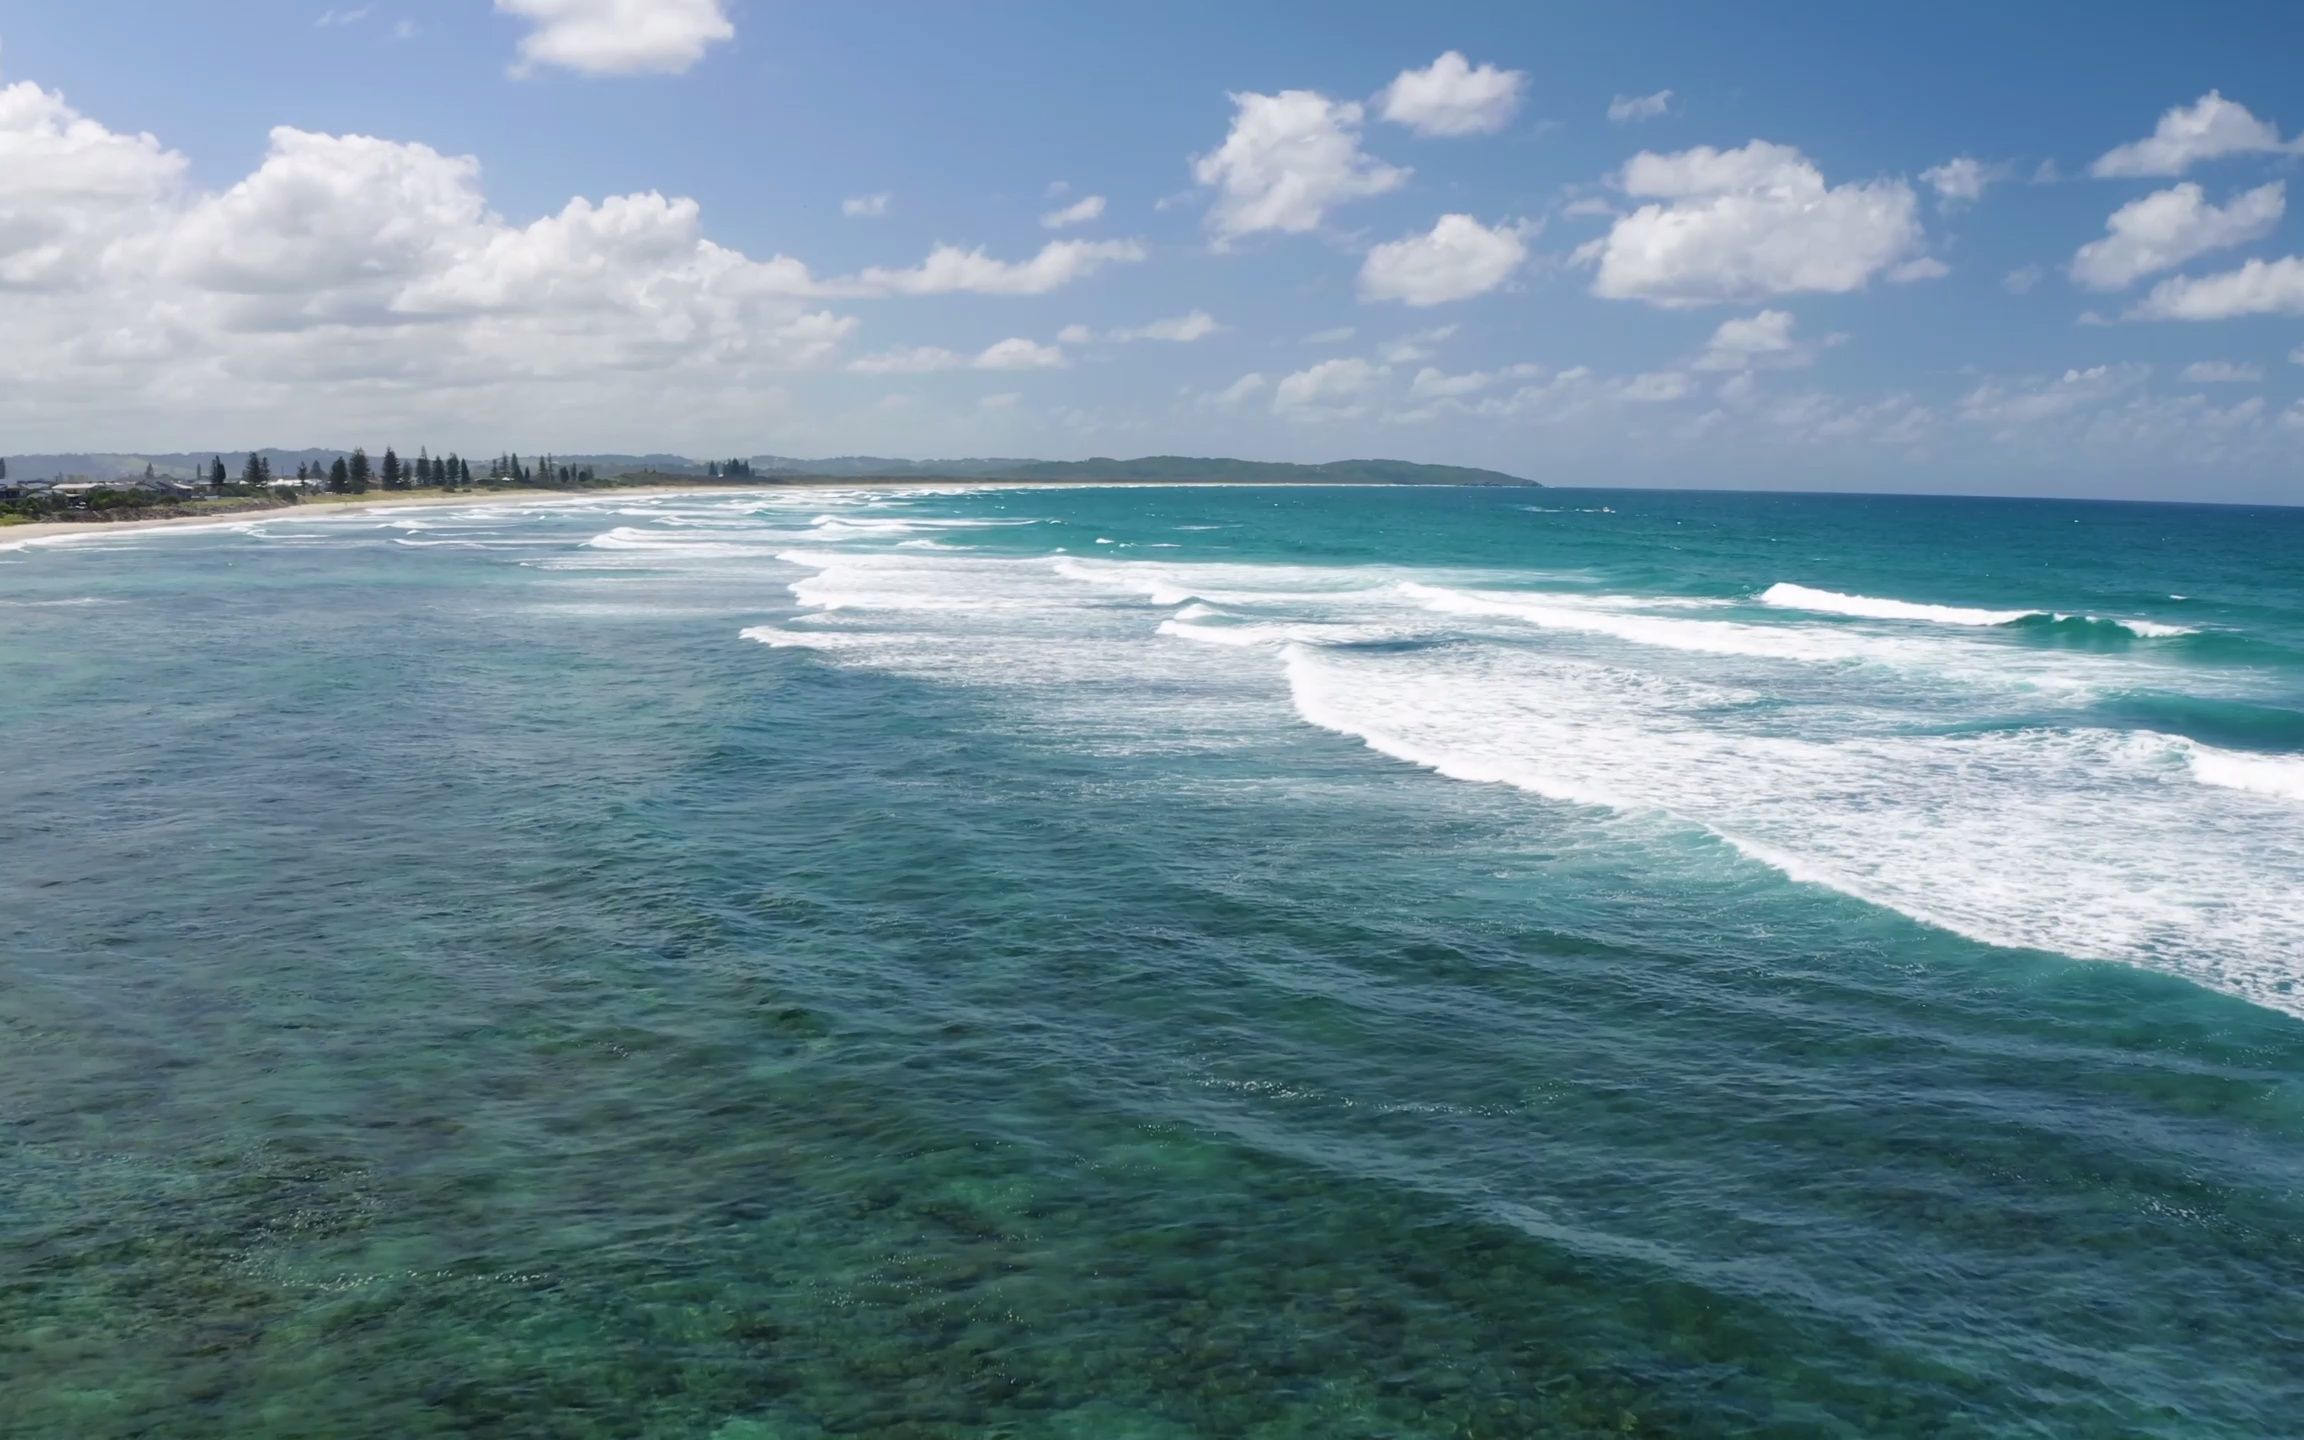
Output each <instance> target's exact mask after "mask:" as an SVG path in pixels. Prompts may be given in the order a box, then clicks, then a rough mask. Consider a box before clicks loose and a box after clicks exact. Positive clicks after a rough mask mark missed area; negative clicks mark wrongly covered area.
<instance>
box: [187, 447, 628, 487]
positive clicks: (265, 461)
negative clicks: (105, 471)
mask: <svg viewBox="0 0 2304 1440" xmlns="http://www.w3.org/2000/svg"><path fill="white" fill-rule="evenodd" d="M146 473H147V474H149V473H150V467H146ZM484 473H485V475H486V479H485V480H484V481H483V482H481V483H484V484H487V485H553V484H559V485H592V484H596V483H598V480H599V477H598V476H597V475H595V474H594V473H593V471H592V467H591V466H589V465H580V466H579V465H556V464H554V463H553V461H552V460H551V459H550V458H549V457H546V458H545V459H542V460H538V461H536V462H534V463H533V464H528V463H523V462H522V461H521V459H520V457H519V456H518V455H513V454H504V455H499V456H497V457H496V458H495V459H493V460H491V461H489V462H488V468H487V470H486V471H485V472H484ZM274 483H275V482H274V480H273V478H272V462H271V460H270V459H269V458H268V457H266V456H264V455H261V454H259V453H257V452H255V451H250V452H249V453H248V459H247V462H246V463H245V464H243V465H242V466H241V467H240V481H239V488H240V489H242V490H247V489H251V488H255V489H263V488H267V487H269V486H271V485H272V484H274ZM296 483H297V484H299V485H305V486H313V485H317V486H319V487H320V488H322V489H324V490H327V491H329V492H330V493H332V494H336V495H365V494H367V493H368V492H369V491H370V490H371V489H379V490H470V489H475V488H477V486H476V485H475V483H474V479H473V474H472V462H471V461H469V460H467V459H465V458H464V457H462V456H461V455H456V454H448V455H443V456H441V457H439V458H438V459H435V458H433V455H432V450H431V447H430V446H425V447H424V448H422V449H420V450H418V451H417V453H416V457H415V458H414V459H412V460H403V459H401V458H400V452H399V451H397V450H394V449H393V448H392V447H390V446H386V447H385V448H384V458H383V459H382V460H374V461H372V460H370V459H369V457H368V451H367V448H366V447H365V446H361V447H356V448H355V449H354V450H353V451H352V453H351V454H350V455H339V456H338V457H336V459H335V460H334V461H333V462H330V463H328V464H325V465H324V464H322V463H320V462H319V461H317V460H315V461H311V462H309V463H306V464H300V465H298V466H297V467H296ZM208 488H209V490H210V491H211V492H213V493H215V494H218V495H223V494H228V493H231V492H232V491H233V489H234V486H233V482H232V476H231V472H230V471H228V470H227V469H226V468H225V466H224V457H223V456H221V455H219V456H217V457H216V458H215V459H213V460H211V461H210V462H209V465H208Z"/></svg>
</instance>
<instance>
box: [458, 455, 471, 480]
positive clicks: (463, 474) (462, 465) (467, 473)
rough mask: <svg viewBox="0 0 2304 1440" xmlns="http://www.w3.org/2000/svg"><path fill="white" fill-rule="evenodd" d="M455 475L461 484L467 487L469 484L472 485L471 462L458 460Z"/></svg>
mask: <svg viewBox="0 0 2304 1440" xmlns="http://www.w3.org/2000/svg"><path fill="white" fill-rule="evenodd" d="M456 473H457V478H458V479H459V480H460V481H461V482H462V483H463V484H465V485H467V486H468V485H470V484H471V483H472V462H471V461H469V460H459V461H457V462H456Z"/></svg>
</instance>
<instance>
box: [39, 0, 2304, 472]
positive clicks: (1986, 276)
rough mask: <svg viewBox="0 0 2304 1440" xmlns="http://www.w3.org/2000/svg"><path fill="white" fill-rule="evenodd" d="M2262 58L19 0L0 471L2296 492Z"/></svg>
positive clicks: (1337, 15) (2078, 19)
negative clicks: (609, 463)
mask: <svg viewBox="0 0 2304 1440" xmlns="http://www.w3.org/2000/svg"><path fill="white" fill-rule="evenodd" d="M2298 54H2304V7H2298V6H2295V5H2293V4H2260V5H2259V4H2229V5H2204V6H2195V7H2191V8H2189V9H2186V10H2184V11H2183V12H2181V13H2178V12H2176V11H2173V10H2168V9H2165V8H2164V7H2149V8H2148V7H2142V6H2125V7H2082V6H2014V7H2011V6H1991V7H1987V6H1983V5H1934V6H1930V7H1926V8H1925V9H1922V8H1920V7H1905V8H1902V9H1900V10H1898V11H1896V12H1895V13H1890V12H1889V9H1888V7H1877V6H1850V7H1824V6H1813V5H1755V6H1742V7H1729V6H1718V5H1704V4H1685V5H1666V4H1611V5H1600V4H1591V5H1573V4H1557V5H1547V6H1541V7H1539V6H1530V5H1524V4H1494V5H1448V4H1426V5H1417V6H1401V5H1387V6H1378V5H1368V4H1321V5H1309V4H1306V5H1279V4H1272V5H1258V6H1239V5H1215V4H1199V3H1172V4H1166V5H1163V6H1160V7H1146V8H1141V9H1137V10H1133V11H1126V12H1124V11H1123V10H1122V9H1121V8H1120V7H1116V6H1082V5H1077V4H1055V3H1022V0H1013V3H1003V4H999V5H970V6H963V5H952V4H934V3H881V4H875V5H872V6H838V7H835V6H817V5H809V6H801V5H796V4H777V3H769V0H373V3H370V4H365V5H363V4H360V3H357V0H353V3H346V0H335V3H333V4H321V3H317V0H236V3H234V4H232V5H228V6H206V7H188V6H183V5H179V4H173V3H171V4H161V3H147V0H82V3H78V4H74V5H70V6H64V5H37V6H34V5H18V6H14V7H10V9H8V10H7V11H5V12H0V333H6V334H9V335H11V336H13V337H17V342H18V343H11V344H10V345H8V346H7V347H6V348H5V350H4V351H0V451H14V452H26V451H34V450H49V449H74V450H80V449H96V450H141V449H163V448H165V449H179V448H212V447H217V446H222V447H224V448H235V447H240V448H244V447H246V446H249V445H256V444H281V445H304V444H324V445H341V444H351V443H354V442H359V443H367V444H371V445H380V444H383V443H395V444H401V445H403V446H404V447H405V446H411V445H413V444H414V443H416V442H418V441H423V442H424V443H429V444H433V445H435V446H455V447H459V448H465V449H472V450H478V451H480V452H481V453H491V452H493V451H496V450H500V449H505V448H517V449H521V450H523V451H533V450H540V449H555V450H561V451H577V450H602V449H616V450H636V449H651V450H652V449H672V450H678V451H682V452H685V453H690V454H724V453H737V452H747V453H749V452H774V453H783V454H802V455H811V454H829V453H842V452H868V453H876V454H892V455H909V456H933V455H955V454H1013V455H1023V454H1029V455H1043V456H1050V457H1059V458H1061V457H1073V456H1083V455H1091V454H1140V453H1152V452H1183V453H1226V454H1237V455H1244V456H1251V457H1257V458H1273V459H1326V458H1337V457H1340V456H1345V455H1389V456H1401V457H1405V458H1413V459H1425V460H1435V461H1447V462H1456V463H1467V464H1479V465H1490V466H1495V467H1498V468H1502V469H1506V470H1511V471H1513V472H1515V473H1520V474H1525V475H1531V476H1534V477H1536V478H1540V479H1545V480H1549V481H1559V482H1565V483H1632V484H1681V485H1787V486H1798V487H1804V488H1813V487H1827V488H1836V489H1867V488H1878V489H1898V490H1909V489H1927V490H1955V491H1957V490H1968V491H1984V492H2026V493H2060V494H2100V495H2137V496H2162V497H2170V498H2224V499H2275V500H2286V501H2291V502H2299V503H2304V473H2300V472H2304V464H2300V463H2299V459H2298V457H2299V455H2304V398H2300V397H2304V258H2294V257H2300V256H2304V219H2300V218H2299V217H2297V216H2295V215H2293V214H2291V213H2290V205H2291V202H2298V203H2304V196H2297V195H2292V194H2291V193H2290V191H2291V190H2292V189H2293V188H2294V187H2295V184H2296V182H2297V180H2298V172H2299V168H2300V162H2304V146H2300V145H2299V140H2298V137H2299V134H2300V132H2304V80H2300V78H2299V74H2298V71H2297V68H2296V65H2295V60H2294V57H2295V56H2296V55H2298ZM572 202H574V203H573V208H572ZM1067 212H1069V213H1067ZM1346 332H1349V333H1346Z"/></svg>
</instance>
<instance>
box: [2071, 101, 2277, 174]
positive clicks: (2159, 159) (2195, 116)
mask: <svg viewBox="0 0 2304 1440" xmlns="http://www.w3.org/2000/svg"><path fill="white" fill-rule="evenodd" d="M2290 148H2293V147H2290V146H2285V145H2282V144H2281V143H2280V132H2279V130H2278V129H2277V128H2275V127H2274V126H2273V124H2272V122H2270V121H2269V120H2259V119H2257V118H2256V117H2255V116H2254V115H2253V114H2251V113H2250V112H2249V110H2248V107H2247V106H2245V105H2242V104H2240V103H2239V102H2237V101H2233V100H2227V99H2225V98H2224V97H2223V95H2221V94H2220V93H2218V92H2217V91H2214V90H2211V91H2209V92H2208V93H2207V94H2205V95H2203V96H2201V97H2200V98H2199V99H2198V100H2196V101H2194V102H2193V103H2192V104H2190V105H2178V106H2175V107H2173V108H2171V109H2170V110H2168V111H2167V112H2166V113H2165V114H2163V115H2162V116H2161V117H2160V123H2159V124H2158V125H2156V126H2154V127H2153V130H2152V133H2151V134H2150V135H2147V136H2145V137H2144V138H2143V139H2141V140H2136V141H2131V142H2130V143H2128V144H2126V145H2121V146H2118V147H2116V148H2114V149H2112V150H2108V151H2106V152H2105V153H2104V154H2102V155H2100V156H2098V157H2097V159H2096V163H2095V164H2093V165H2091V166H2089V167H2088V173H2089V174H2091V175H2097V176H2103V177H2108V178H2132V177H2137V176H2161V175H2181V174H2183V173H2184V172H2185V171H2186V170H2189V169H2191V168H2192V167H2193V166H2194V165H2197V164H2199V163H2200V162H2201V161H2203V160H2215V159H2220V158H2222V157H2223V156H2226V155H2253V154H2262V153H2265V152H2268V151H2275V150H2284V149H2290Z"/></svg>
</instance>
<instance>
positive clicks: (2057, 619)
mask: <svg viewBox="0 0 2304 1440" xmlns="http://www.w3.org/2000/svg"><path fill="white" fill-rule="evenodd" d="M1757 598H1758V599H1759V602H1760V603H1761V604H1763V605H1767V606H1770V607H1772V608H1774V609H1778V610H1805V611H1808V612H1810V613H1812V614H1818V615H1846V616H1848V617H1850V618H1852V619H1858V620H1905V621H1913V622H1916V623H1919V624H1925V625H1968V626H1978V627H1983V626H2006V625H2019V624H2025V623H2027V622H2031V623H2047V624H2055V625H2064V624H2070V623H2072V622H2075V621H2079V622H2085V623H2087V624H2089V625H2094V626H2101V627H2106V628H2111V629H2117V630H2122V631H2125V632H2127V633H2128V634H2129V635H2131V636H2134V637H2135V638H2137V639H2139V640H2161V639H2168V638H2171V637H2174V636H2178V635H2190V634H2192V633H2194V632H2193V630H2192V628H2191V627H2190V626H2185V625H2165V624H2162V623H2160V622H2159V621H2156V620H2110V619H2105V618H2103V617H2101V616H2096V615H2076V614H2070V613H2066V612H2062V611H2056V610H1985V609H1979V608H1975V607H1971V606H1966V605H1931V604H1927V603H1925V602H1922V601H1917V600H1894V599H1889V598H1886V597H1884V596H1879V595H1844V594H1842V593H1841V592H1839V591H1837V590H1818V589H1815V588H1813V587H1811V586H1807V585H1796V584H1794V583H1792V582H1791V581H1789V580H1779V581H1778V582H1776V583H1775V584H1773V585H1771V586H1769V587H1768V588H1767V589H1765V590H1763V591H1761V592H1760V594H1759V596H1758V597H1757Z"/></svg>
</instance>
